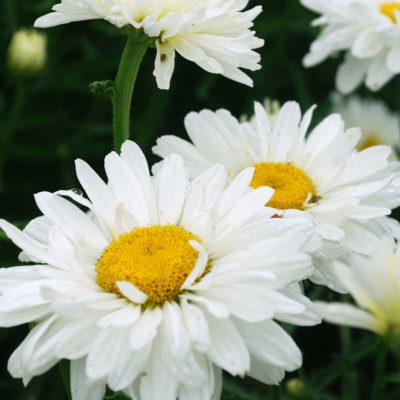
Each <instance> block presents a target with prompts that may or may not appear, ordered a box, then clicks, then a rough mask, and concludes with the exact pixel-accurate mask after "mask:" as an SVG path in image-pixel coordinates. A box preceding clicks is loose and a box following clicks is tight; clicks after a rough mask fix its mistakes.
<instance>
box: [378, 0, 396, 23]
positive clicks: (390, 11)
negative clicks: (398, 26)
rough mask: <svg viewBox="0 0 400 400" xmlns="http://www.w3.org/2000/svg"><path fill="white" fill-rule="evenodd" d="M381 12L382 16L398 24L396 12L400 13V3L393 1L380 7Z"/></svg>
mask: <svg viewBox="0 0 400 400" xmlns="http://www.w3.org/2000/svg"><path fill="white" fill-rule="evenodd" d="M379 10H380V12H381V13H382V14H385V15H386V16H387V17H389V18H390V19H391V20H392V21H393V22H396V14H395V11H397V10H399V11H400V2H397V1H392V2H388V3H383V4H381V5H380V7H379Z"/></svg>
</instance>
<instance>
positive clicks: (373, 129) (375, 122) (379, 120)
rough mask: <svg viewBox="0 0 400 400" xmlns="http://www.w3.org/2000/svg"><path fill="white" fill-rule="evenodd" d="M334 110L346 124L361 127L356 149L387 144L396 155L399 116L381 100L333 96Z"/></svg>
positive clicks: (399, 140)
mask: <svg viewBox="0 0 400 400" xmlns="http://www.w3.org/2000/svg"><path fill="white" fill-rule="evenodd" d="M333 107H334V111H336V112H337V113H339V114H340V115H341V116H342V118H343V120H344V122H345V124H346V126H357V127H360V128H361V133H362V136H361V140H360V142H359V144H358V146H357V148H358V150H364V149H366V148H368V147H371V146H378V145H382V144H383V145H387V146H390V147H392V149H393V153H392V155H393V157H394V158H398V157H397V150H398V148H399V143H400V118H399V115H398V113H395V112H392V111H390V110H389V108H388V107H387V106H386V104H385V103H384V102H383V101H380V100H372V99H361V98H360V97H357V96H353V97H350V98H347V99H346V98H343V97H341V96H334V97H333Z"/></svg>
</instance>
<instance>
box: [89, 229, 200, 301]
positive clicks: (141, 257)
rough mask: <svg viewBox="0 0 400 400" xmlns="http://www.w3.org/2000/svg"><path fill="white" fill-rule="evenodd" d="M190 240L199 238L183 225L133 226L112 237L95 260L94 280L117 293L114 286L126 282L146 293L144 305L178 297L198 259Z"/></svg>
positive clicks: (107, 289) (116, 288)
mask: <svg viewBox="0 0 400 400" xmlns="http://www.w3.org/2000/svg"><path fill="white" fill-rule="evenodd" d="M190 240H196V241H198V242H201V240H200V239H199V238H198V237H197V236H195V235H194V234H192V233H190V232H188V231H186V230H185V229H184V228H182V227H178V226H175V225H165V226H160V225H155V226H149V227H144V228H136V229H134V230H133V231H132V232H129V233H125V234H123V235H121V236H119V237H118V238H117V239H115V240H113V241H112V242H111V244H110V245H109V246H108V247H107V248H106V249H105V251H104V253H103V254H102V256H101V257H100V259H99V260H98V261H97V264H96V271H97V282H98V284H99V285H100V286H101V287H102V288H103V289H104V290H105V291H106V292H111V293H116V294H120V292H119V290H118V287H117V285H116V283H117V282H119V281H127V282H130V283H132V284H133V285H135V286H136V287H137V288H138V289H140V290H141V291H142V292H144V293H145V294H147V296H148V300H147V302H146V304H145V306H147V307H154V306H156V305H160V304H162V303H164V302H166V301H172V300H174V299H176V298H177V296H178V295H179V292H180V288H181V286H182V285H183V283H184V282H185V280H186V278H187V277H188V275H189V274H190V273H191V272H192V270H193V268H194V266H195V265H196V261H197V258H198V251H197V250H195V249H194V248H193V247H192V246H191V244H190V243H189V241H190Z"/></svg>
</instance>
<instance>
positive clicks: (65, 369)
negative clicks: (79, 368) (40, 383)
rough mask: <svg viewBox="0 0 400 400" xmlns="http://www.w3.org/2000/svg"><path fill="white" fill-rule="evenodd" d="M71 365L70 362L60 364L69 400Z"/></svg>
mask: <svg viewBox="0 0 400 400" xmlns="http://www.w3.org/2000/svg"><path fill="white" fill-rule="evenodd" d="M69 363H70V361H67V360H61V361H60V362H59V364H58V366H59V368H60V373H61V377H62V380H63V383H64V387H65V391H66V394H67V398H68V400H71V399H72V397H71V386H70V373H69Z"/></svg>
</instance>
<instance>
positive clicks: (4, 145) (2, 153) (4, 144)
mask: <svg viewBox="0 0 400 400" xmlns="http://www.w3.org/2000/svg"><path fill="white" fill-rule="evenodd" d="M25 92H26V87H25V82H23V81H21V82H19V83H18V85H17V87H16V90H15V95H14V100H13V103H12V105H11V109H10V112H9V116H8V119H7V120H6V122H5V124H4V127H3V129H2V130H1V132H0V191H1V190H2V189H3V187H4V166H5V162H6V157H7V151H8V147H9V145H10V142H11V138H12V136H13V133H14V132H15V128H16V125H17V123H18V119H19V115H20V112H21V109H22V105H23V103H24V99H25Z"/></svg>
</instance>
